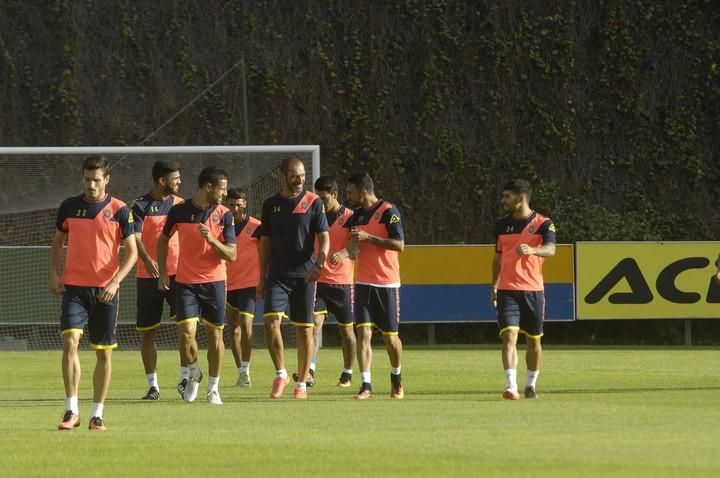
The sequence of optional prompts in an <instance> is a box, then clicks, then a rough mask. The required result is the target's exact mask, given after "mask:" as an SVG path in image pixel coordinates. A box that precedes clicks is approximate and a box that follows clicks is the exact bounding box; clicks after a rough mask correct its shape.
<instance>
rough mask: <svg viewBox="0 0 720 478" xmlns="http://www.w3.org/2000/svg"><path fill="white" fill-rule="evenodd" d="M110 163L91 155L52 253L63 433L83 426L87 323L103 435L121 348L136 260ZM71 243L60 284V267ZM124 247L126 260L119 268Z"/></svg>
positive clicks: (96, 414) (95, 413) (96, 424)
mask: <svg viewBox="0 0 720 478" xmlns="http://www.w3.org/2000/svg"><path fill="white" fill-rule="evenodd" d="M109 182H110V175H109V174H108V163H107V159H105V158H104V157H101V156H91V157H89V158H87V159H85V161H84V162H83V168H82V185H83V194H81V195H79V196H74V197H71V198H68V199H66V200H65V201H63V202H62V204H61V205H60V209H59V210H58V214H57V223H56V225H57V230H56V231H55V236H54V238H53V241H52V247H51V249H50V284H49V285H50V290H51V291H52V292H53V293H54V294H57V295H60V294H62V306H61V316H60V328H61V331H62V339H63V355H62V373H63V382H64V383H65V396H66V406H65V409H66V411H65V415H64V416H63V419H62V422H61V423H60V424H59V425H58V428H59V429H60V430H72V429H73V428H75V427H77V426H79V425H80V412H79V408H78V388H79V385H80V356H79V355H78V346H79V344H80V336H81V335H82V334H83V326H84V325H85V322H87V324H88V333H89V334H90V345H91V346H92V348H93V349H95V355H96V357H97V362H96V364H95V372H94V374H93V406H92V412H91V413H90V417H91V418H90V422H89V424H88V428H90V429H91V430H105V423H104V420H103V409H104V404H105V397H106V396H107V392H108V389H109V388H110V376H111V371H112V366H111V358H112V350H113V349H114V348H116V347H117V338H116V336H115V329H116V327H117V317H118V302H119V297H120V296H119V288H120V282H121V281H122V280H123V279H124V278H125V276H127V275H128V273H129V272H130V271H131V270H132V268H133V265H134V264H135V260H136V259H137V248H136V246H135V235H134V228H133V219H132V214H131V213H130V208H128V207H127V205H125V203H123V202H122V201H120V200H118V199H116V198H114V197H112V196H110V195H109V194H107V193H106V192H105V188H106V186H107V185H108V183H109ZM66 238H67V253H66V255H65V266H64V268H63V273H62V279H61V278H60V277H59V276H58V267H59V266H60V261H61V258H62V254H63V245H64V244H65V239H66ZM120 242H122V243H123V244H124V245H125V257H124V259H123V262H122V264H119V257H120Z"/></svg>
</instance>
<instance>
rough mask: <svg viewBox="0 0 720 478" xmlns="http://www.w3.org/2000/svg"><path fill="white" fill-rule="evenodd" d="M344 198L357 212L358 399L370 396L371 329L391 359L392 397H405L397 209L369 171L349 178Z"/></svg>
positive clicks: (353, 249)
mask: <svg viewBox="0 0 720 478" xmlns="http://www.w3.org/2000/svg"><path fill="white" fill-rule="evenodd" d="M347 200H348V203H349V204H350V206H351V207H354V208H357V209H355V213H354V214H353V216H352V217H351V218H350V220H349V221H348V223H347V224H346V226H347V227H349V228H350V242H349V243H348V252H349V253H350V258H352V259H357V261H358V273H357V280H356V281H355V321H356V323H357V348H358V365H359V366H360V376H361V380H362V383H361V385H360V391H359V392H358V394H357V395H356V398H357V399H358V400H367V399H368V398H370V397H371V396H372V381H371V367H372V348H371V340H372V332H373V327H376V328H378V329H379V330H380V332H381V333H382V336H383V340H384V342H385V347H386V349H387V353H388V357H389V358H390V366H391V369H390V388H391V390H390V397H391V398H394V399H402V398H403V397H404V396H405V392H404V390H403V385H402V375H401V370H402V365H401V362H402V341H401V340H400V336H399V326H400V260H399V253H400V252H402V251H403V249H404V248H405V234H404V232H403V227H402V222H401V221H400V211H398V209H397V208H396V207H395V206H394V205H392V204H391V203H389V202H388V201H386V200H384V199H380V198H378V197H377V196H376V195H375V185H374V183H373V180H372V178H371V177H370V175H369V174H367V173H357V174H354V175H352V176H350V178H348V184H347Z"/></svg>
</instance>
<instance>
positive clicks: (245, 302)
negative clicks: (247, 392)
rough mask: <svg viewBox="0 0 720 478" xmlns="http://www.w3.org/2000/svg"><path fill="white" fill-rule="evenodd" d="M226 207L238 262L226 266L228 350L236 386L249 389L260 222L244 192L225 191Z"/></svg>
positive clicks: (235, 190) (237, 190)
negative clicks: (231, 355) (248, 207)
mask: <svg viewBox="0 0 720 478" xmlns="http://www.w3.org/2000/svg"><path fill="white" fill-rule="evenodd" d="M225 206H226V207H227V208H228V209H230V211H231V212H232V215H233V219H234V221H235V245H236V248H237V259H235V262H229V263H228V264H227V289H228V292H227V304H226V305H227V310H226V314H227V317H228V326H229V329H230V348H231V349H232V353H233V357H234V358H235V366H236V367H237V368H238V380H237V383H236V384H235V386H236V387H250V386H251V385H252V383H251V381H250V355H251V354H252V325H253V319H254V318H255V300H256V293H257V290H256V288H257V283H258V280H259V279H260V252H259V246H260V227H259V226H260V221H259V220H257V219H255V218H254V217H252V216H250V215H249V214H248V213H247V193H246V192H245V190H243V189H240V188H231V189H228V193H227V197H226V198H225Z"/></svg>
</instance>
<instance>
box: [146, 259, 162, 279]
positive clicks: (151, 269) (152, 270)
mask: <svg viewBox="0 0 720 478" xmlns="http://www.w3.org/2000/svg"><path fill="white" fill-rule="evenodd" d="M143 262H144V263H145V269H147V271H148V273H149V274H150V275H151V276H153V277H154V278H155V279H159V278H160V269H158V264H157V262H155V261H154V260H152V258H150V257H148V258H147V260H144V261H143Z"/></svg>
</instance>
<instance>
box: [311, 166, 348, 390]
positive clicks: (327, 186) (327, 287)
mask: <svg viewBox="0 0 720 478" xmlns="http://www.w3.org/2000/svg"><path fill="white" fill-rule="evenodd" d="M315 194H317V195H318V196H319V197H320V199H322V202H323V205H324V206H325V217H326V218H327V222H328V227H329V230H328V233H329V236H330V250H329V253H328V260H327V262H326V263H325V268H324V269H323V271H322V273H321V274H320V278H319V279H318V283H317V295H316V297H315V332H314V339H315V354H314V355H313V359H312V362H310V376H309V377H308V380H307V383H308V385H310V384H314V381H315V370H316V367H317V353H318V344H319V342H320V338H321V337H322V327H323V324H324V322H325V319H326V318H327V316H328V313H331V314H332V315H333V316H334V317H335V320H336V321H337V324H338V329H339V331H340V340H341V345H342V353H343V370H342V372H341V373H340V378H339V379H338V383H337V386H338V387H350V386H352V373H353V370H352V364H353V358H354V357H355V353H356V339H355V329H354V325H355V319H354V317H353V274H354V272H355V271H354V263H353V261H352V260H350V258H349V254H348V251H347V249H346V248H345V246H346V245H347V243H348V241H349V240H350V230H349V229H348V228H346V227H345V224H346V223H347V221H348V220H349V219H350V216H352V215H353V211H352V210H351V209H348V208H346V207H345V206H343V205H342V204H340V202H339V201H338V194H339V188H338V184H337V181H336V180H335V178H334V177H333V176H320V177H319V178H318V179H317V180H316V181H315Z"/></svg>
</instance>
